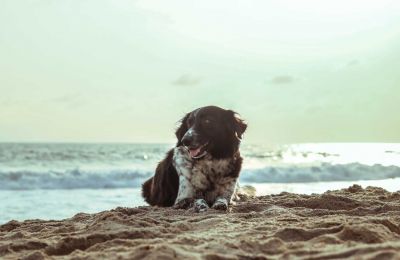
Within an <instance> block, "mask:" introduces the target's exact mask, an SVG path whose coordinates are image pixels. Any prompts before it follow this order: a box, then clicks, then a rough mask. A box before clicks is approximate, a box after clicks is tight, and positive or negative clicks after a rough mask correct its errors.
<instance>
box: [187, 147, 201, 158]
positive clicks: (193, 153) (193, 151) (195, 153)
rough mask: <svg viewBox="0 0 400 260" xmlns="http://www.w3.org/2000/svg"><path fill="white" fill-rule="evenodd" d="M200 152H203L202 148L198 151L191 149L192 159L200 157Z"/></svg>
mask: <svg viewBox="0 0 400 260" xmlns="http://www.w3.org/2000/svg"><path fill="white" fill-rule="evenodd" d="M200 151H201V147H199V148H197V149H189V154H190V157H192V158H193V157H196V156H198V155H199V153H200Z"/></svg>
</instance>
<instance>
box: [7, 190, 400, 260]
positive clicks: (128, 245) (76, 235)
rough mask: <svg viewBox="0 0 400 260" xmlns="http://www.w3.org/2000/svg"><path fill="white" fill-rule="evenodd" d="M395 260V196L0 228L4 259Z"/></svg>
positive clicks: (308, 198) (271, 200) (309, 198)
mask: <svg viewBox="0 0 400 260" xmlns="http://www.w3.org/2000/svg"><path fill="white" fill-rule="evenodd" d="M291 257H296V258H299V259H333V258H345V257H354V258H362V259H393V258H396V259H400V192H395V193H390V192H387V191H385V190H383V189H380V188H374V187H368V188H366V189H362V188H361V187H360V186H357V185H354V186H352V187H349V188H348V189H343V190H339V191H329V192H326V193H324V194H321V195H298V194H290V193H281V194H279V195H273V196H263V197H256V198H249V199H248V200H247V201H242V202H240V203H238V204H237V205H235V206H233V207H232V210H231V212H230V213H221V212H218V211H214V210H209V211H208V212H205V213H194V212H193V211H191V210H187V211H185V210H173V209H171V208H157V207H139V208H117V209H115V210H111V211H105V212H100V213H97V214H84V213H80V214H77V215H76V216H74V217H72V218H70V219H66V220H62V221H42V220H28V221H24V222H17V221H10V222H8V223H6V224H4V225H2V226H0V258H2V259H16V258H21V259H47V258H51V259H57V258H62V259H103V258H104V259H114V258H119V259H145V258H147V259H271V258H272V259H276V258H291Z"/></svg>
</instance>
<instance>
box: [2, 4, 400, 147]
mask: <svg viewBox="0 0 400 260" xmlns="http://www.w3.org/2000/svg"><path fill="white" fill-rule="evenodd" d="M399 13H400V1H389V0H380V1H375V0H364V1H361V0H336V1H320V0H303V1H288V0H276V1H274V0H272V1H271V0H259V1H248V0H246V1H245V0H243V1H233V0H229V1H225V0H221V1H210V0H202V1H183V0H182V1H176V0H171V1H164V0H160V1H154V0H141V1H133V0H131V1H127V0H118V1H111V0H109V1H105V0H69V1H59V0H2V1H0V142H174V129H175V127H176V126H177V121H178V120H179V119H180V118H181V117H182V116H183V115H184V114H185V113H186V112H188V111H191V110H193V109H195V108H197V107H201V106H205V105H218V106H221V107H223V108H229V109H233V110H235V111H237V112H238V113H240V115H241V117H242V118H243V119H245V120H246V121H247V123H248V125H249V127H248V131H247V133H246V135H245V137H244V139H245V141H246V142H248V143H263V144H277V143H278V144H282V143H309V142H400V116H399V111H400V15H398V14H399Z"/></svg>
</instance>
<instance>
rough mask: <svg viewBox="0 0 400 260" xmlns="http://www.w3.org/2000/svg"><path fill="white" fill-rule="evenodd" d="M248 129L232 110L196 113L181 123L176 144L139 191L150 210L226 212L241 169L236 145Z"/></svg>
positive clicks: (211, 110) (201, 110)
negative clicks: (163, 208) (157, 208)
mask: <svg viewBox="0 0 400 260" xmlns="http://www.w3.org/2000/svg"><path fill="white" fill-rule="evenodd" d="M246 128H247V125H246V124H245V123H244V122H243V120H241V119H240V118H239V117H238V116H237V114H236V113H235V112H233V111H232V110H225V109H222V108H219V107H216V106H207V107H202V108H199V109H196V110H194V111H192V112H190V113H188V114H186V116H185V117H184V118H183V119H182V120H181V125H180V127H179V128H178V129H177V130H176V133H175V134H176V137H177V138H178V143H177V144H176V147H175V148H173V149H171V150H170V151H169V152H168V153H167V155H166V158H165V159H164V160H162V161H161V162H160V163H159V164H158V166H157V169H156V172H155V175H154V176H153V177H151V178H150V179H149V180H147V181H146V182H145V183H144V184H143V187H142V194H143V197H144V198H145V200H146V201H147V202H148V203H149V204H150V205H157V206H163V207H169V206H173V207H174V208H178V209H180V208H189V207H192V206H193V207H194V209H195V210H196V211H204V210H207V209H208V208H209V206H211V207H212V208H214V209H219V210H227V209H228V206H229V204H230V203H231V201H232V198H233V196H234V193H235V190H236V184H237V179H238V177H239V173H240V169H241V166H242V157H241V156H240V153H239V144H240V141H241V138H242V135H243V133H244V131H245V130H246Z"/></svg>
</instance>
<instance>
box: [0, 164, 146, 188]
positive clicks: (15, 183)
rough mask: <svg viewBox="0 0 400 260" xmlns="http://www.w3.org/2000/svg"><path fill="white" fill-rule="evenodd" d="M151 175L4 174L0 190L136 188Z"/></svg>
mask: <svg viewBox="0 0 400 260" xmlns="http://www.w3.org/2000/svg"><path fill="white" fill-rule="evenodd" d="M151 174H152V172H150V171H139V170H131V169H130V170H127V169H113V170H109V169H108V170H80V169H72V170H65V171H53V170H50V171H46V172H37V171H24V170H18V171H7V172H2V171H0V190H29V189H82V188H91V189H104V188H132V187H139V186H140V185H141V184H142V183H143V181H144V180H145V179H146V178H148V177H149V176H150V175H151Z"/></svg>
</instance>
